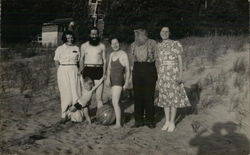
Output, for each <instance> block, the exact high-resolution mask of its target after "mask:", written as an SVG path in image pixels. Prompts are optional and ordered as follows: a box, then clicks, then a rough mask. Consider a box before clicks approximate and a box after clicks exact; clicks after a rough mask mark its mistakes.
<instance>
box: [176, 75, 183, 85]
mask: <svg viewBox="0 0 250 155" xmlns="http://www.w3.org/2000/svg"><path fill="white" fill-rule="evenodd" d="M176 82H177V83H178V84H181V83H183V81H182V77H181V76H179V77H178V78H177V79H176Z"/></svg>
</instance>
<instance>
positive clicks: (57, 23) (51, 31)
mask: <svg viewBox="0 0 250 155" xmlns="http://www.w3.org/2000/svg"><path fill="white" fill-rule="evenodd" d="M72 20H73V19H72V18H62V19H55V20H52V21H50V22H48V23H44V24H43V26H42V45H43V46H58V45H60V44H61V43H62V41H61V38H62V34H63V32H64V31H65V30H67V28H68V25H69V23H70V22H71V21H72Z"/></svg>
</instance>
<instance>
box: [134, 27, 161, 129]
mask: <svg viewBox="0 0 250 155" xmlns="http://www.w3.org/2000/svg"><path fill="white" fill-rule="evenodd" d="M134 34H135V41H134V42H133V43H132V44H131V59H132V61H133V62H132V69H133V72H132V78H133V79H132V80H133V90H134V100H135V105H134V117H135V124H134V125H133V126H132V128H138V127H141V126H144V125H146V126H147V127H149V128H155V118H154V114H155V109H154V93H155V85H156V81H157V72H156V66H155V57H156V52H157V50H156V44H157V43H156V41H154V40H152V39H149V38H148V36H147V35H148V34H147V31H146V29H145V28H144V27H142V26H141V27H137V28H135V29H134ZM144 116H145V118H144Z"/></svg>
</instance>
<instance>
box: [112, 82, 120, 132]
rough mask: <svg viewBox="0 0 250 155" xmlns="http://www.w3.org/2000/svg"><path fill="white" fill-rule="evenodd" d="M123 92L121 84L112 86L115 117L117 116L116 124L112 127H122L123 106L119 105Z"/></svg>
mask: <svg viewBox="0 0 250 155" xmlns="http://www.w3.org/2000/svg"><path fill="white" fill-rule="evenodd" d="M121 92H122V87H121V86H113V87H112V104H113V106H114V109H115V117H116V123H115V125H114V126H111V128H112V129H117V128H120V127H121V108H120V106H119V100H120V97H121Z"/></svg>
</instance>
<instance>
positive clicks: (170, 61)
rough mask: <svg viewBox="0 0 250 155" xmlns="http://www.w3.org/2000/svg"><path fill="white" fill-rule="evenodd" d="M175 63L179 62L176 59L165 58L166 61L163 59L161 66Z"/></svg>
mask: <svg viewBox="0 0 250 155" xmlns="http://www.w3.org/2000/svg"><path fill="white" fill-rule="evenodd" d="M175 64H178V62H177V61H174V60H165V61H162V62H161V63H160V66H164V65H175Z"/></svg>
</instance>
